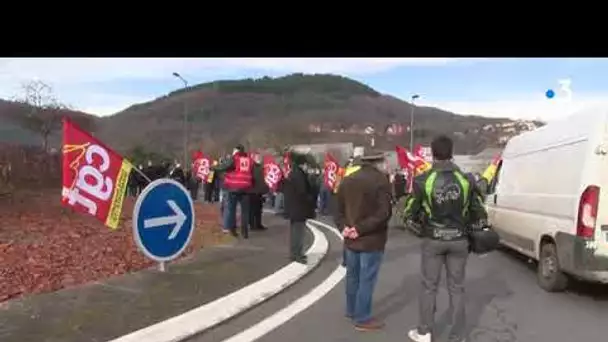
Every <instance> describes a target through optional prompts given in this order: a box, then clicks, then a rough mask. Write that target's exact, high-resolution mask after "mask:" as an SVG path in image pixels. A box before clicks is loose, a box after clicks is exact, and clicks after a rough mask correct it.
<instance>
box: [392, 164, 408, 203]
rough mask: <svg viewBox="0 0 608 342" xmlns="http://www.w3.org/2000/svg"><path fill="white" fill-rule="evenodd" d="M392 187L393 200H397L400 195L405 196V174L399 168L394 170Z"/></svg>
mask: <svg viewBox="0 0 608 342" xmlns="http://www.w3.org/2000/svg"><path fill="white" fill-rule="evenodd" d="M393 188H394V191H395V202H397V201H399V199H400V198H401V197H403V196H405V176H404V175H403V172H401V170H395V178H394V180H393Z"/></svg>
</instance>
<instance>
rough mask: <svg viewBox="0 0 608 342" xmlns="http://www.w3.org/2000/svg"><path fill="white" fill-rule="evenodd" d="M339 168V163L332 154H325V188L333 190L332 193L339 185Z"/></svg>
mask: <svg viewBox="0 0 608 342" xmlns="http://www.w3.org/2000/svg"><path fill="white" fill-rule="evenodd" d="M338 168H339V165H338V161H336V159H335V158H334V157H333V156H332V155H331V154H330V153H325V168H324V171H325V172H324V176H323V180H324V181H325V186H327V188H329V189H331V190H332V191H333V190H334V189H335V187H336V185H337V172H338Z"/></svg>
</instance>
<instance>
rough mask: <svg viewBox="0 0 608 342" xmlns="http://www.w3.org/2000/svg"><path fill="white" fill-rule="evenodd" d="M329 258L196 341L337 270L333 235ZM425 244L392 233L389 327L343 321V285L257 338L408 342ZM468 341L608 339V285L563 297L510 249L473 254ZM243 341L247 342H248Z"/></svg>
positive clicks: (253, 319) (382, 304)
mask: <svg viewBox="0 0 608 342" xmlns="http://www.w3.org/2000/svg"><path fill="white" fill-rule="evenodd" d="M328 238H329V240H330V245H331V246H330V253H329V254H328V256H327V257H326V259H325V260H324V261H323V262H322V265H321V266H319V268H318V269H317V270H315V271H314V272H313V274H311V275H309V276H307V277H306V278H305V279H304V280H303V281H301V282H300V283H299V284H296V285H294V286H293V287H292V288H290V289H289V290H287V291H286V292H285V293H283V294H280V295H278V296H277V297H275V298H274V299H272V300H270V301H269V302H268V303H265V304H263V305H261V306H259V307H258V308H255V309H253V310H251V311H250V312H248V313H245V314H243V315H241V316H239V317H238V318H236V319H233V320H232V321H230V322H229V323H227V324H224V325H222V326H220V327H218V328H216V329H215V330H214V331H211V332H209V333H206V334H205V335H202V336H197V337H195V338H193V339H192V340H191V342H211V341H218V342H219V341H224V340H225V339H227V338H228V337H231V336H233V335H234V334H237V333H239V332H241V331H243V330H245V329H247V328H248V327H251V326H254V325H255V324H257V323H258V322H260V321H261V320H263V319H265V318H266V317H268V316H270V315H272V314H274V313H275V312H277V311H278V310H280V309H282V308H284V307H285V306H287V305H289V304H290V303H292V302H293V301H294V300H296V299H298V298H299V297H301V296H303V295H305V294H306V293H307V292H308V291H310V289H312V288H314V287H315V286H317V285H318V284H320V283H321V282H323V280H324V279H325V278H327V276H328V275H329V274H330V273H331V272H332V271H333V270H334V269H335V268H336V266H337V265H338V264H339V260H340V257H341V253H340V249H341V245H340V242H339V240H338V239H337V238H335V237H334V236H333V234H331V233H329V234H328ZM419 244H420V240H419V239H418V238H416V237H414V236H413V235H411V234H409V233H408V232H403V231H400V230H393V231H392V232H391V235H390V240H389V244H388V246H387V251H386V255H385V259H384V264H383V266H382V269H381V272H380V276H379V281H378V285H377V289H376V293H375V298H374V312H375V314H376V316H377V317H378V318H380V319H382V320H384V322H385V323H386V327H385V329H384V330H382V331H380V332H373V333H361V332H357V331H355V330H354V329H353V327H352V324H351V323H350V322H349V321H347V320H346V319H345V318H344V310H343V309H344V298H343V290H344V283H343V281H342V282H340V283H339V284H338V285H337V286H336V287H335V288H334V289H332V290H331V291H330V292H329V293H328V294H327V295H325V296H324V297H323V298H322V300H319V301H317V302H316V303H315V304H313V305H312V306H310V307H309V308H308V309H306V310H305V311H303V312H301V313H300V314H298V315H296V316H295V317H294V318H293V319H291V320H289V321H287V322H286V323H284V324H283V325H281V326H279V327H278V328H276V329H274V330H273V331H270V332H269V333H267V334H266V335H264V336H262V337H261V338H259V339H258V340H257V341H259V342H276V341H289V342H311V341H320V342H330V341H349V342H354V341H366V342H370V341H383V342H390V341H400V342H401V341H408V340H409V339H408V337H407V331H408V330H409V329H410V328H411V327H413V326H415V325H416V322H417V307H418V299H417V298H418V291H419V282H420V280H419V276H418V274H419V264H420V256H419ZM466 290H467V297H468V300H467V315H468V319H467V320H468V329H467V332H468V339H467V341H471V342H473V341H474V342H486V341H487V342H513V341H522V342H566V341H577V340H579V341H594V342H595V341H597V342H599V341H606V340H607V337H606V336H607V335H606V332H605V328H604V326H603V325H604V324H606V322H608V287H605V286H596V285H590V284H584V283H576V284H574V286H573V288H572V289H571V290H569V291H568V292H565V293H557V294H554V293H547V292H545V291H543V290H542V289H540V288H539V287H538V286H537V284H536V278H535V269H534V265H533V264H530V263H528V262H526V260H525V259H523V258H521V257H519V256H518V255H517V254H515V253H512V252H506V251H497V252H493V253H491V254H489V255H487V256H484V257H479V256H475V255H472V256H471V258H470V259H469V264H468V268H467V288H466ZM437 304H438V307H437V314H436V320H437V327H436V329H437V332H438V333H437V339H436V341H444V340H445V333H446V331H445V330H446V329H445V328H446V326H447V323H448V322H446V319H445V315H444V314H445V311H446V310H447V307H448V297H447V293H446V291H445V283H444V284H443V285H442V288H441V290H440V292H439V295H438V298H437ZM243 341H245V340H243Z"/></svg>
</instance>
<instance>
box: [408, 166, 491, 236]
mask: <svg viewBox="0 0 608 342" xmlns="http://www.w3.org/2000/svg"><path fill="white" fill-rule="evenodd" d="M403 214H404V215H403V216H404V219H405V220H406V221H409V220H411V221H413V222H418V223H420V224H422V233H423V235H424V236H426V237H431V238H438V239H443V238H442V236H447V237H446V239H448V240H450V239H452V238H462V237H465V235H466V233H467V232H468V229H469V227H470V226H471V225H472V224H474V223H477V222H479V221H484V222H485V221H486V219H487V213H486V210H485V208H484V206H483V199H482V198H481V196H480V194H479V192H478V191H477V189H476V185H475V184H474V183H471V182H470V180H469V179H468V177H467V176H466V175H465V174H464V173H463V172H462V171H461V170H460V169H459V168H458V166H456V165H455V164H454V163H452V162H450V161H438V162H435V163H433V167H432V168H431V170H429V171H428V172H426V173H424V174H423V175H420V176H418V177H416V178H415V180H414V185H413V192H412V194H411V195H410V196H409V198H408V199H407V201H406V204H405V210H404V212H403Z"/></svg>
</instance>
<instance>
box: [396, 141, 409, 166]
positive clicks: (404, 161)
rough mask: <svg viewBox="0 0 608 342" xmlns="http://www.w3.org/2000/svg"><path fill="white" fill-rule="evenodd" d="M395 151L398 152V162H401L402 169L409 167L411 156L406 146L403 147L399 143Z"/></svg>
mask: <svg viewBox="0 0 608 342" xmlns="http://www.w3.org/2000/svg"><path fill="white" fill-rule="evenodd" d="M395 151H396V152H397V162H398V163H399V167H401V169H404V170H405V169H408V168H409V164H410V163H409V158H408V157H407V154H408V153H407V150H406V149H405V147H401V146H399V145H397V146H395Z"/></svg>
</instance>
